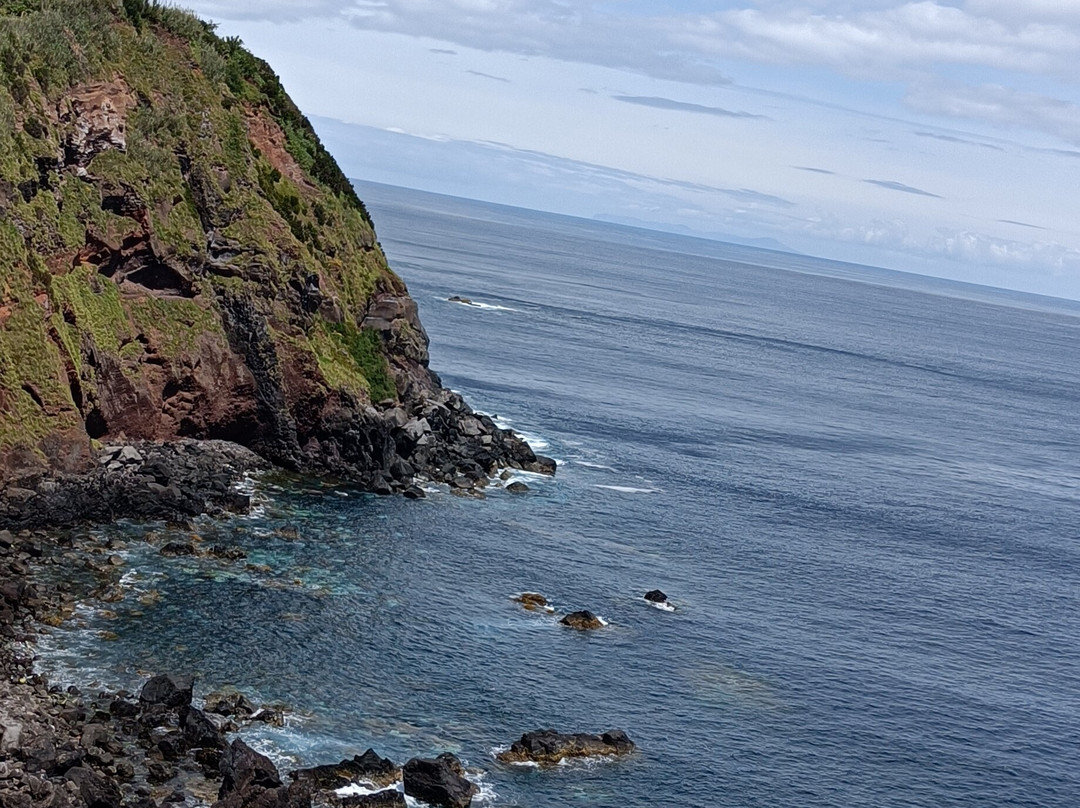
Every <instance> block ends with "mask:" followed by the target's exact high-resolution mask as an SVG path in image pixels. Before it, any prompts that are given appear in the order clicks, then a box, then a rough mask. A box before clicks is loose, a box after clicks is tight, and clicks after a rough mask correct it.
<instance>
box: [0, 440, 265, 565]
mask: <svg viewBox="0 0 1080 808" xmlns="http://www.w3.org/2000/svg"><path fill="white" fill-rule="evenodd" d="M137 446H138V451H137V452H136V455H137V456H138V457H139V458H140V459H139V460H130V461H127V462H124V463H120V462H119V461H110V462H108V463H105V464H101V465H98V466H97V467H96V468H94V469H92V470H90V471H88V472H86V473H83V474H64V473H40V474H37V475H35V476H29V477H23V478H21V479H20V480H19V482H18V486H13V485H11V484H8V485H6V486H5V485H4V484H3V480H2V479H0V525H9V526H11V527H13V528H33V527H42V526H55V525H74V524H79V523H82V522H109V521H113V520H115V519H117V518H121V517H131V518H161V519H170V520H174V521H181V520H183V519H186V518H189V517H191V516H196V515H198V514H201V513H208V512H209V513H218V512H223V511H224V510H227V509H235V507H236V506H237V504H238V503H237V496H238V495H237V493H236V491H235V490H234V485H235V484H236V483H237V482H238V481H239V480H240V479H241V477H242V476H243V475H244V473H246V472H247V471H251V470H255V469H261V468H266V467H267V463H266V461H264V460H263V459H262V458H260V457H259V456H258V455H256V454H254V453H253V452H251V451H250V450H249V449H245V448H244V447H242V446H238V445H237V444H233V443H226V442H224V441H194V440H177V441H174V442H172V443H168V444H154V443H146V442H144V443H139V444H137ZM123 448H125V449H133V450H134V447H132V446H125V447H123ZM108 451H113V452H119V451H120V450H118V449H116V448H115V447H114V448H113V449H112V450H107V452H108ZM109 457H111V455H109V454H108V453H106V455H105V459H108V458H109ZM170 549H172V548H170ZM178 553H183V550H178Z"/></svg>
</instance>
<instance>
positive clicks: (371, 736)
mask: <svg viewBox="0 0 1080 808" xmlns="http://www.w3.org/2000/svg"><path fill="white" fill-rule="evenodd" d="M360 191H361V196H362V197H363V198H364V199H365V200H366V201H367V203H368V205H369V207H370V209H371V211H372V213H373V215H374V218H375V220H376V224H377V226H378V228H379V235H380V238H381V242H382V245H383V246H384V248H385V249H386V251H387V253H388V255H389V257H390V260H391V263H392V265H393V266H394V267H395V269H396V270H397V272H398V273H399V274H400V275H401V276H402V277H403V278H404V279H405V281H406V282H407V283H408V285H409V288H410V290H411V292H412V294H413V296H414V297H415V298H416V300H417V301H418V303H419V305H420V311H421V317H422V319H423V322H424V324H425V325H426V327H427V331H428V333H429V335H430V337H431V357H432V359H431V361H432V366H433V367H435V368H436V369H437V370H438V371H439V372H440V374H441V375H442V378H443V380H444V382H445V383H446V384H447V385H448V386H450V387H453V388H454V389H456V390H459V391H460V392H462V393H463V394H464V395H465V396H466V398H467V399H468V401H470V402H471V403H472V405H473V406H474V407H475V408H477V409H479V410H482V411H484V412H487V413H489V414H494V415H497V416H498V419H499V420H500V421H501V422H502V423H504V424H508V425H509V426H510V427H512V428H514V429H516V430H518V431H520V432H521V433H522V434H524V435H526V436H528V437H529V438H530V440H533V441H534V446H535V448H537V450H539V451H542V452H544V453H546V454H550V455H552V456H553V457H555V458H556V459H557V460H558V461H559V471H558V475H557V476H556V477H555V478H554V479H544V478H538V477H535V476H523V477H522V479H523V480H524V481H525V482H526V483H527V484H528V485H529V486H530V488H531V490H530V492H529V493H527V494H524V495H513V494H509V493H507V492H505V491H502V490H498V489H494V488H493V489H490V490H489V493H488V497H487V498H486V499H484V500H476V499H466V498H459V497H455V496H451V495H450V494H449V493H447V492H445V491H440V490H437V489H433V490H432V493H431V494H430V496H429V498H428V499H426V500H424V501H417V502H411V501H407V500H405V499H403V498H400V497H391V498H376V497H373V496H369V495H365V494H362V493H359V492H357V491H355V490H352V489H349V488H347V487H335V486H332V485H327V484H325V483H319V482H317V481H312V480H298V479H277V480H271V481H261V482H257V483H254V486H255V490H256V495H257V497H258V499H259V502H260V505H259V507H258V508H257V509H256V511H255V513H254V514H253V515H251V516H248V517H242V518H241V517H237V518H235V519H233V520H231V521H226V522H218V523H214V522H212V521H209V520H202V521H200V522H199V523H198V524H197V525H196V530H197V531H198V532H199V533H200V535H202V537H203V538H204V539H205V540H206V541H207V542H214V543H223V544H230V545H236V546H240V547H243V548H245V549H246V550H247V551H248V553H249V559H248V562H249V563H250V565H251V566H250V567H244V566H243V565H242V564H235V563H234V564H231V565H230V564H227V563H225V562H220V561H213V560H209V559H165V558H162V557H161V556H160V555H159V554H158V552H157V545H156V544H154V543H146V542H144V541H142V539H143V538H144V537H145V536H146V534H147V531H148V530H152V531H154V532H155V533H156V541H157V543H158V544H160V542H161V541H163V540H164V539H165V538H167V537H168V536H169V535H170V529H169V528H167V527H165V526H162V525H151V526H146V525H135V524H121V525H116V526H112V527H109V528H101V529H98V530H97V531H96V533H97V535H99V536H100V537H101V539H102V541H105V540H107V539H110V538H112V539H117V538H119V539H121V540H124V541H126V543H127V549H125V550H123V551H122V553H121V554H122V555H123V557H124V559H125V561H126V562H127V563H126V566H125V568H124V569H125V570H126V572H125V574H124V577H123V586H124V587H125V591H126V592H127V593H128V597H127V598H126V599H125V600H124V601H123V602H121V603H118V604H109V605H108V606H107V607H106V608H107V609H108V611H105V610H104V609H103V608H102V607H100V606H99V605H93V604H87V605H86V606H85V607H83V608H82V609H81V610H80V612H79V618H78V620H77V621H75V624H74V625H73V626H70V627H67V628H63V629H60V630H57V631H56V632H55V633H54V634H52V635H51V636H50V637H48V638H46V640H45V642H44V646H43V658H42V662H41V664H42V666H43V667H44V668H45V669H46V670H48V671H49V672H50V673H52V674H53V675H54V676H58V677H61V678H65V679H67V680H70V681H77V682H80V683H83V684H91V683H101V684H103V685H105V684H108V685H120V686H128V687H135V686H137V684H138V682H139V676H140V675H141V674H145V673H150V672H161V671H168V672H179V671H193V672H196V673H198V674H199V675H200V676H201V677H202V678H201V680H200V682H199V685H198V686H197V694H202V693H205V692H207V691H208V690H210V689H211V688H212V687H216V686H221V685H226V684H231V685H234V686H236V687H238V688H240V689H241V690H244V691H245V692H248V693H251V694H253V695H255V696H256V697H257V698H260V699H263V700H276V701H280V702H283V703H285V704H287V705H288V706H289V708H290V710H291V717H290V720H289V723H288V725H287V726H286V727H285V728H282V729H264V730H259V731H258V732H257V733H255V735H254V736H253V737H254V739H255V742H256V743H257V744H258V746H259V748H261V749H264V750H265V751H268V752H270V753H272V754H273V755H274V756H275V757H276V758H277V759H278V760H279V761H282V762H284V763H286V764H289V765H294V764H314V763H325V762H331V761H336V760H338V759H340V758H341V757H342V756H345V755H350V756H351V755H352V754H356V753H359V752H362V751H364V750H365V749H366V748H367V747H369V746H372V747H374V748H375V749H376V750H377V751H378V752H380V753H381V754H383V755H389V756H391V757H393V758H395V759H397V760H399V761H403V760H405V759H407V758H409V757H411V756H414V755H428V754H433V753H438V752H441V751H446V750H450V751H454V752H457V753H458V754H460V755H461V756H462V757H463V758H464V760H465V761H466V763H467V764H468V765H469V766H470V767H473V768H474V769H475V770H477V771H478V772H480V773H479V774H474V775H473V776H474V777H477V779H479V780H480V782H481V785H482V786H483V793H482V795H481V798H480V799H479V800H478V801H477V802H476V803H475V804H477V805H480V806H528V807H530V808H556V807H557V806H558V807H559V808H562V807H564V806H573V805H582V806H598V807H604V806H610V808H637V807H638V806H641V807H644V806H650V807H651V806H656V805H665V806H682V807H685V808H696V807H698V806H700V807H701V808H704V807H705V806H761V808H812V807H816V806H822V807H825V806H829V808H855V807H856V806H867V807H869V806H875V807H877V806H918V807H919V808H946V807H947V806H971V808H975V806H1061V807H1062V808H1075V807H1076V806H1077V805H1080V451H1078V447H1080V362H1078V361H1077V355H1078V351H1077V348H1078V346H1080V306H1077V304H1073V303H1069V302H1067V301H1055V300H1053V299H1049V298H1036V297H1033V296H1026V295H1018V294H1011V293H1005V292H998V291H994V290H989V289H985V288H981V287H973V286H963V285H960V284H955V283H948V282H944V281H935V280H931V279H928V278H920V277H916V276H906V275H902V274H900V273H895V272H885V271H879V270H869V269H865V268H857V267H853V266H851V265H843V264H834V263H830V262H827V261H821V260H811V259H805V258H800V257H797V256H792V255H785V254H783V253H774V252H768V251H761V250H755V249H752V248H746V247H732V246H726V245H723V244H719V243H711V242H706V241H699V240H695V239H690V238H686V237H683V236H675V235H664V234H658V233H650V232H646V231H640V230H634V229H631V228H626V227H619V226H614V225H608V224H601V223H594V222H588V221H583V220H575V219H568V218H563V217H557V216H551V215H546V214H538V213H531V212H528V211H522V210H516V209H510V208H500V207H496V206H492V205H484V204H479V203H471V202H465V201H462V200H455V199H451V198H448V197H437V196H433V195H427V194H421V193H418V192H412V191H404V190H401V189H394V188H390V187H387V186H381V185H370V184H364V185H361V187H360ZM453 295H459V296H464V297H467V298H470V299H471V300H472V301H473V303H474V304H475V305H465V304H461V303H452V302H448V301H447V298H449V297H451V296H453ZM152 538H154V537H152ZM657 587H658V588H660V589H662V590H664V591H665V592H666V593H668V595H669V596H670V598H671V601H672V602H673V603H674V605H675V611H672V612H668V611H662V610H660V609H657V608H654V607H651V606H650V605H649V604H647V603H646V602H645V601H644V600H643V599H642V594H643V593H644V592H645V591H646V590H649V589H653V588H657ZM522 591H536V592H540V593H543V594H544V595H546V596H547V597H548V598H549V599H550V600H551V601H552V602H553V604H554V606H555V607H556V609H557V610H558V612H559V613H562V612H565V611H569V610H576V609H582V608H587V609H591V610H592V611H594V612H596V613H598V614H599V615H601V616H602V617H603V618H604V619H605V620H607V621H608V622H609V625H608V627H606V628H604V629H602V630H600V631H597V632H594V633H579V632H575V631H572V630H569V629H566V628H564V627H562V626H560V625H559V624H558V623H557V622H556V617H554V616H548V615H544V614H535V613H528V612H525V611H523V610H522V609H521V608H520V607H519V606H518V605H517V604H515V603H514V602H513V601H512V600H511V596H513V595H515V594H516V593H520V592H522ZM155 593H156V594H155ZM102 632H109V633H108V634H105V635H104V636H106V637H109V638H111V639H109V640H102V639H101V636H102ZM542 727H554V728H557V729H560V730H563V731H602V730H606V729H609V728H621V729H625V730H626V731H627V732H628V733H629V735H630V736H631V738H633V739H634V740H635V741H636V742H637V744H638V746H639V752H638V753H637V754H635V755H634V756H632V757H630V758H626V759H621V760H618V761H614V762H593V763H574V764H571V765H566V766H561V767H559V768H557V769H554V770H550V771H540V770H536V769H530V768H515V767H506V766H502V765H500V764H498V763H497V762H495V760H494V759H493V751H494V750H497V749H499V748H502V747H505V746H506V745H508V744H509V743H510V742H511V741H513V740H514V739H515V738H517V737H518V736H520V734H521V733H522V732H524V731H526V730H531V729H537V728H542ZM248 737H252V736H248Z"/></svg>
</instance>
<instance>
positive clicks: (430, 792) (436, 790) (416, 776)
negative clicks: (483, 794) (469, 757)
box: [402, 752, 480, 808]
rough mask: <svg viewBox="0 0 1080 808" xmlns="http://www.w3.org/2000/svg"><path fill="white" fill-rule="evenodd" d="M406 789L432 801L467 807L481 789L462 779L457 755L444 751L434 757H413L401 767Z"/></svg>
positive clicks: (463, 773) (454, 806)
mask: <svg viewBox="0 0 1080 808" xmlns="http://www.w3.org/2000/svg"><path fill="white" fill-rule="evenodd" d="M402 776H403V778H404V782H405V793H406V794H407V795H408V796H410V797H415V798H416V799H418V800H422V801H424V802H426V803H429V804H431V805H439V806H443V807H444V808H468V806H469V805H470V804H471V803H472V798H473V797H475V796H476V795H477V794H478V793H479V791H480V789H478V788H477V787H476V786H475V785H474V784H473V783H470V782H469V781H468V780H466V779H465V770H464V768H463V767H462V765H461V761H460V760H458V758H457V756H456V755H452V754H450V753H449V752H444V753H443V754H441V755H439V756H438V757H437V758H434V759H430V758H413V759H412V760H410V761H409V762H408V763H406V764H405V765H404V767H402Z"/></svg>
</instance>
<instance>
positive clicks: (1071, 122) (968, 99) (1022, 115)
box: [904, 80, 1080, 144]
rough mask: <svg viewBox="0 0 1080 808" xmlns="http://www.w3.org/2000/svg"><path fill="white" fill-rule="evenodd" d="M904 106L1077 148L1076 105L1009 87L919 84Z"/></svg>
mask: <svg viewBox="0 0 1080 808" xmlns="http://www.w3.org/2000/svg"><path fill="white" fill-rule="evenodd" d="M904 103H905V104H906V105H907V106H908V107H910V108H911V109H914V110H917V111H919V112H928V113H931V114H934V115H948V116H950V117H953V118H973V119H978V120H983V121H989V122H991V123H995V124H998V125H1000V126H1009V127H1018V128H1024V129H1032V130H1035V131H1039V132H1044V133H1047V134H1050V135H1054V136H1055V137H1059V138H1061V139H1062V140H1065V141H1067V142H1069V143H1075V144H1080V105H1077V104H1073V103H1071V102H1068V101H1062V100H1060V99H1056V98H1049V97H1047V96H1044V95H1038V94H1036V93H1028V92H1023V91H1021V90H1016V89H1013V88H1011V87H1003V86H1001V85H998V84H984V85H981V86H976V87H973V86H969V85H965V84H957V83H955V82H945V81H938V80H930V81H923V82H919V83H917V84H915V85H914V86H912V87H911V88H910V89H909V90H908V93H907V95H905V97H904Z"/></svg>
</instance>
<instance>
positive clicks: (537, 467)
mask: <svg viewBox="0 0 1080 808" xmlns="http://www.w3.org/2000/svg"><path fill="white" fill-rule="evenodd" d="M365 417H366V419H367V420H365V421H364V423H362V424H358V423H356V422H349V424H347V425H343V429H346V428H347V434H345V435H343V436H337V440H338V441H340V442H344V443H347V444H350V445H352V444H353V443H357V442H363V443H364V444H365V445H366V446H367V449H368V451H367V453H366V456H367V457H368V458H369V459H370V461H369V465H370V466H371V468H369V469H368V470H365V471H361V470H359V469H358V468H357V467H356V466H355V465H352V464H348V463H345V462H344V461H342V462H341V463H340V464H335V463H329V464H328V465H327V470H328V471H329V472H330V473H334V472H337V473H339V474H340V475H341V478H342V479H344V480H347V481H349V482H350V483H352V484H355V485H358V486H360V487H361V488H364V489H366V490H368V491H372V492H374V493H376V494H393V493H404V494H405V495H407V496H409V497H414V498H418V497H423V496H424V493H423V490H422V489H421V488H420V487H419V486H418V483H422V482H426V481H434V482H438V483H445V484H446V485H448V486H450V489H451V490H452V491H454V492H455V493H459V494H467V495H473V496H482V492H483V489H484V488H485V487H487V485H488V483H489V482H490V480H491V479H492V478H493V477H494V476H495V475H497V474H498V473H500V471H503V470H507V469H517V470H524V471H531V472H535V473H540V474H554V473H555V461H554V460H551V459H550V458H548V457H544V456H542V455H537V454H536V453H535V452H533V450H532V449H531V448H530V447H529V445H528V443H526V442H525V441H524V440H522V439H521V438H520V437H519V436H518V435H517V434H515V433H514V432H512V431H510V430H506V429H500V428H499V427H498V426H497V425H496V424H495V422H494V421H493V420H492V419H491V418H490V417H488V416H487V415H484V414H482V413H476V412H474V411H473V410H472V409H471V408H470V407H469V405H468V404H466V403H465V401H464V400H463V399H462V398H461V396H459V395H458V394H456V393H453V392H451V391H449V390H441V391H440V392H439V395H437V396H434V397H431V398H427V399H425V400H424V404H423V405H421V406H418V407H416V408H415V410H414V411H413V412H411V413H410V412H407V411H406V410H405V409H404V408H402V407H388V408H386V409H384V410H382V411H377V410H375V409H374V408H372V409H371V410H370V412H368V413H366V416H365ZM328 445H331V444H329V443H327V444H324V445H321V446H320V450H319V451H320V452H322V453H325V452H326V451H327V446H328ZM95 460H96V464H95V466H94V467H93V468H92V469H91V470H89V471H86V472H82V473H69V472H58V471H39V472H36V473H34V474H30V475H25V476H22V477H12V478H8V479H2V478H0V529H11V530H21V529H26V528H30V529H34V528H42V527H52V526H70V525H74V524H79V523H85V522H110V521H114V520H116V519H126V518H132V519H169V520H182V519H186V518H190V517H192V516H197V515H199V514H203V513H209V514H221V513H223V512H226V511H234V512H245V511H246V510H247V509H248V507H249V506H250V501H249V498H248V497H247V496H245V495H244V494H242V493H239V492H238V491H237V485H238V483H239V482H240V481H241V480H242V479H243V477H244V475H246V474H248V473H250V472H254V471H266V470H270V469H272V468H274V467H275V466H274V464H272V463H270V462H268V461H267V460H265V459H264V458H263V457H261V456H260V455H258V454H256V453H255V452H253V451H252V450H250V449H248V448H245V447H244V446H241V445H239V444H236V443H229V442H227V441H220V440H193V439H179V440H172V441H164V442H151V441H138V442H134V443H124V444H116V445H109V446H105V447H102V448H100V449H98V450H97V451H96V457H95ZM521 487H523V486H521Z"/></svg>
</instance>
